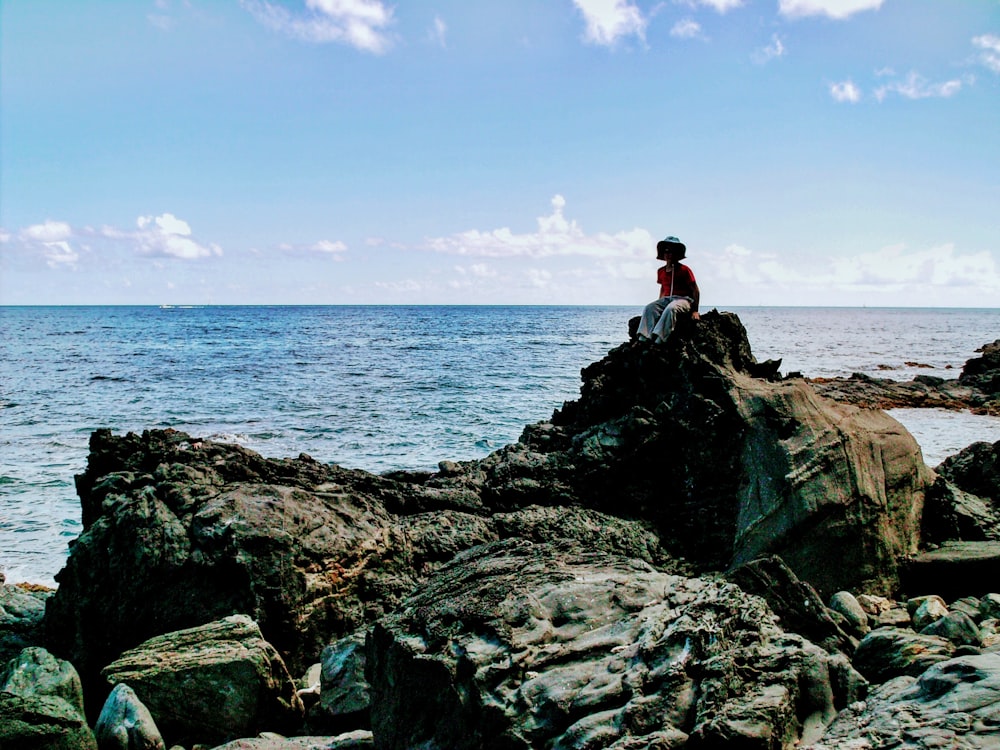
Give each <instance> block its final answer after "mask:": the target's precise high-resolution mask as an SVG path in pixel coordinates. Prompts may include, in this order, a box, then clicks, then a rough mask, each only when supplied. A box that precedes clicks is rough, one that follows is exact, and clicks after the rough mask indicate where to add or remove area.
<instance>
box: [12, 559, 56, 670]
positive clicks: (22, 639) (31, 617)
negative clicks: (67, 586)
mask: <svg viewBox="0 0 1000 750" xmlns="http://www.w3.org/2000/svg"><path fill="white" fill-rule="evenodd" d="M0 575H2V574H0ZM53 593H55V592H54V591H52V590H51V589H44V588H42V587H38V586H36V587H30V586H16V585H10V584H5V583H3V582H0V664H4V663H6V662H7V660H8V659H12V658H14V657H15V656H17V655H18V653H20V651H21V649H23V648H27V647H29V646H37V645H39V644H40V643H41V642H42V637H43V636H42V633H43V630H42V629H43V619H44V617H45V600H46V599H48V598H49V597H50V596H52V594H53Z"/></svg>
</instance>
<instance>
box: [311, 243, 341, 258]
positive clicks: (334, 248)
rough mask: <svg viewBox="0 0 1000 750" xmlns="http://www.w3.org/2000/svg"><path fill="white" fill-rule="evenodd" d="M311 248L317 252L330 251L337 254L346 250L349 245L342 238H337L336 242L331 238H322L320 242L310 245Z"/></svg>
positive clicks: (331, 253)
mask: <svg viewBox="0 0 1000 750" xmlns="http://www.w3.org/2000/svg"><path fill="white" fill-rule="evenodd" d="M309 249H310V250H313V251H315V252H317V253H329V254H330V255H334V256H336V255H340V254H341V253H344V252H346V251H347V245H345V244H344V243H343V242H341V241H340V240H337V241H336V242H331V241H330V240H320V241H319V242H316V243H315V244H312V245H310V246H309Z"/></svg>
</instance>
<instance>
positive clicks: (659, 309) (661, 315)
mask: <svg viewBox="0 0 1000 750" xmlns="http://www.w3.org/2000/svg"><path fill="white" fill-rule="evenodd" d="M686 253H687V248H686V247H685V245H684V243H683V242H681V241H680V240H679V239H677V238H676V237H667V238H666V239H662V240H660V241H659V242H657V243H656V257H657V258H658V259H659V260H665V261H666V264H665V265H663V266H661V267H660V268H659V270H658V271H657V272H656V280H657V281H658V282H659V284H660V298H659V299H657V300H653V301H652V302H650V303H649V304H648V305H646V309H645V310H643V311H642V319H641V320H640V321H639V330H638V333H637V335H638V337H639V340H640V341H649V340H652V341H654V342H656V343H661V344H662V343H663V342H664V341H666V340H667V338H668V337H669V336H670V334H671V333H672V332H673V330H674V327H675V326H676V325H677V318H678V317H679V316H681V315H688V314H690V315H691V319H692V320H698V300H699V298H700V296H701V293H700V292H699V291H698V282H697V281H695V280H694V274H693V273H692V272H691V269H690V268H688V267H687V266H686V265H684V264H683V263H681V262H680V261H681V260H682V259H683V258H684V256H685V254H686Z"/></svg>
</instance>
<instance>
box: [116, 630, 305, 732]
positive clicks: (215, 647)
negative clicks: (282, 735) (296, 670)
mask: <svg viewBox="0 0 1000 750" xmlns="http://www.w3.org/2000/svg"><path fill="white" fill-rule="evenodd" d="M102 674H103V675H104V676H105V678H106V679H107V680H108V682H109V683H110V684H112V685H117V684H119V683H123V684H125V685H128V686H129V687H130V688H131V689H132V690H134V691H135V694H136V695H137V696H138V698H139V700H140V701H141V702H142V703H143V704H144V705H145V706H146V707H147V708H148V709H149V712H150V713H151V714H152V716H153V718H154V719H155V721H156V725H157V726H158V727H159V728H160V731H161V732H162V733H163V736H164V738H166V739H168V740H169V741H170V742H186V741H189V740H195V741H198V742H202V743H206V742H214V743H221V742H225V741H228V740H231V739H235V738H238V737H244V736H247V735H252V734H254V733H255V732H258V731H261V730H262V729H282V728H291V727H294V726H296V725H297V723H298V721H299V720H300V719H301V717H302V711H303V709H302V703H301V701H300V700H299V698H298V696H297V695H296V694H295V685H294V683H293V682H292V678H291V676H290V675H289V674H288V671H287V669H285V665H284V663H283V662H282V661H281V657H280V656H279V655H278V653H277V651H275V650H274V648H273V647H272V646H271V645H270V644H269V643H267V642H266V641H265V640H264V639H263V638H262V637H261V633H260V629H259V628H258V627H257V624H256V623H254V622H253V621H252V620H251V619H250V618H249V617H246V616H245V615H233V616H231V617H227V618H225V619H223V620H220V621H218V622H214V623H210V624H208V625H204V626H201V627H197V628H191V629H188V630H182V631H176V632H173V633H167V634H165V635H162V636H157V637H156V638H151V639H150V640H148V641H146V642H145V643H143V644H142V645H140V646H139V647H137V648H135V649H132V650H130V651H126V652H125V653H123V654H122V655H121V656H120V657H119V658H118V659H117V660H115V661H114V662H112V663H111V664H109V665H108V666H107V667H106V668H105V669H104V670H103V672H102Z"/></svg>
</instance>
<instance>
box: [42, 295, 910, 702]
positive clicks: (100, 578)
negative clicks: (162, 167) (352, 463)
mask: <svg viewBox="0 0 1000 750" xmlns="http://www.w3.org/2000/svg"><path fill="white" fill-rule="evenodd" d="M764 369H765V370H766V369H768V368H764ZM760 372H761V368H760V366H759V365H758V364H757V363H756V362H755V360H754V358H753V356H752V354H751V352H750V348H749V344H748V343H747V339H746V332H745V331H744V330H743V327H742V325H741V324H740V322H739V320H738V318H736V316H735V315H732V314H726V313H718V312H710V313H706V314H705V315H704V316H702V320H701V322H700V323H699V324H697V325H695V326H694V327H693V328H692V329H691V330H690V331H689V332H688V334H687V335H686V336H678V337H672V338H671V339H670V341H668V343H667V345H665V346H653V345H650V344H639V343H637V342H630V343H626V344H623V345H621V346H619V347H617V348H616V349H614V350H612V351H611V352H610V353H609V354H608V356H607V357H606V358H605V359H604V360H602V361H600V362H598V363H595V364H594V365H591V366H590V367H588V368H586V369H585V370H584V371H583V385H582V388H581V397H580V399H579V400H577V401H574V402H570V403H567V404H565V405H564V406H563V407H562V408H561V409H559V410H557V412H556V413H555V414H554V415H553V418H552V420H551V421H550V422H547V423H541V424H537V425H532V426H530V427H528V428H526V430H525V433H524V435H523V436H522V439H521V441H519V442H518V443H516V444H514V445H511V446H508V447H506V448H504V449H502V450H500V451H497V452H496V453H494V454H492V455H491V456H489V457H487V458H485V459H483V460H482V461H474V462H463V463H450V462H446V463H443V464H442V467H441V470H440V471H439V472H437V473H435V474H419V473H413V472H409V473H403V472H401V473H396V474H392V475H387V476H374V475H371V474H368V473H366V472H361V471H352V470H348V469H344V468H341V467H337V466H325V465H322V464H320V463H318V462H316V461H313V460H312V459H310V458H309V457H308V456H300V457H299V458H298V459H295V460H283V461H275V460H268V459H264V458H262V457H260V456H258V455H256V454H254V453H252V452H250V451H247V450H244V449H241V448H239V447H236V446H227V445H221V444H215V443H211V442H208V441H203V440H198V439H196V438H193V437H191V436H188V435H185V434H182V433H177V432H172V431H150V432H146V433H143V434H142V435H135V434H128V435H125V436H121V437H116V436H114V435H112V434H111V433H110V432H109V431H106V430H103V431H98V432H96V433H94V435H93V437H92V440H91V455H90V458H89V460H88V466H87V471H86V472H85V473H84V474H82V475H81V476H80V477H78V480H77V486H78V492H79V493H80V496H81V504H82V507H83V521H84V527H85V528H84V532H83V534H81V536H80V537H79V539H77V540H76V542H75V543H74V545H73V547H72V551H71V554H70V557H69V560H68V562H67V565H66V567H65V568H64V569H63V570H62V571H61V572H60V573H59V574H58V576H57V581H58V583H59V589H58V591H57V593H56V594H55V595H54V596H53V597H52V598H51V599H50V600H49V601H48V611H47V615H46V627H47V638H48V642H49V643H50V644H52V645H53V647H54V648H55V649H56V650H57V651H58V652H59V653H61V654H63V655H64V656H67V657H69V658H70V659H72V660H73V661H74V663H75V664H76V665H77V667H78V669H80V671H81V674H82V675H83V677H84V679H85V681H86V682H88V684H92V685H96V684H100V682H99V680H97V679H96V673H97V671H99V670H100V669H101V668H102V667H104V666H105V665H106V664H108V663H109V662H110V661H112V660H113V659H115V658H116V657H117V656H118V654H119V653H120V652H121V651H122V650H124V649H126V648H130V647H133V646H135V645H136V644H138V643H139V642H141V641H142V640H144V639H146V638H150V637H152V636H155V635H158V634H160V633H163V632H167V631H170V630H179V629H183V628H188V627H193V626H196V625H200V624H204V623H206V622H211V621H213V620H217V619H219V618H221V617H225V616H227V615H230V614H234V613H245V614H247V615H249V616H250V617H252V618H253V619H254V620H255V621H256V622H258V623H259V624H260V627H261V629H262V631H263V633H264V635H265V637H266V638H267V640H268V641H269V642H271V643H273V644H274V645H275V646H276V647H277V648H278V650H279V651H280V652H281V654H282V656H283V657H284V658H285V659H286V661H287V663H288V665H289V668H290V669H292V670H293V671H295V672H301V671H302V670H303V669H304V668H305V667H306V666H308V664H310V663H312V662H313V661H314V660H315V658H316V657H315V655H316V654H317V653H319V651H320V650H321V649H322V648H323V646H324V645H326V643H328V642H330V640H332V639H335V638H337V637H340V636H344V635H347V634H349V633H351V632H354V631H355V630H357V629H358V628H360V627H363V626H364V625H366V624H368V623H370V622H372V621H374V620H375V619H376V618H378V617H379V616H381V615H383V614H385V613H387V612H389V611H391V610H392V609H393V608H394V607H395V606H396V605H398V604H399V603H400V602H401V601H402V599H403V597H404V596H405V595H406V594H407V593H408V592H409V591H410V590H411V589H412V588H413V586H414V585H415V584H416V583H417V582H419V581H420V580H421V579H422V578H423V577H425V576H426V575H428V574H429V573H432V572H433V570H434V569H435V567H436V566H439V565H440V564H442V563H443V562H445V561H447V560H448V559H450V558H451V557H452V556H453V555H454V554H455V553H457V552H459V551H461V550H463V549H468V548H470V547H473V546H475V545H478V544H483V543H487V542H490V541H493V540H496V539H504V538H524V539H551V538H571V539H577V540H580V541H583V542H586V543H588V544H590V545H592V546H593V548H594V549H603V550H607V551H611V552H616V553H623V554H626V555H629V556H633V557H639V558H641V559H645V560H647V561H650V562H655V563H656V564H658V565H661V566H666V569H669V570H674V571H676V572H681V571H682V570H703V571H704V570H719V569H724V568H727V567H729V566H731V565H738V564H740V563H743V562H748V561H750V560H752V559H753V558H755V557H757V556H760V555H766V554H778V555H781V556H782V557H783V558H784V560H785V561H786V562H787V563H788V565H789V566H790V567H791V568H792V569H793V570H794V571H795V573H796V574H797V575H798V576H799V577H800V578H802V579H803V580H806V581H808V582H809V583H810V584H812V585H813V586H815V587H816V588H817V589H818V590H819V591H820V592H821V593H823V594H829V593H832V592H834V591H837V590H841V589H846V588H863V589H870V590H872V591H875V592H888V591H889V590H891V589H892V588H894V587H895V585H896V584H897V583H898V569H897V561H898V560H899V559H900V558H901V557H903V556H905V555H908V554H911V553H913V552H915V551H916V545H917V541H918V533H919V518H920V511H921V507H922V504H923V494H924V489H925V486H926V485H927V483H928V482H929V474H928V471H927V469H926V467H924V465H923V462H922V461H921V460H920V452H919V448H918V447H917V445H916V443H915V442H914V440H913V439H912V437H911V436H910V435H909V434H908V433H907V432H906V431H905V430H904V429H903V428H902V426H900V425H899V424H898V423H897V422H895V421H894V420H892V419H891V418H889V417H887V416H886V415H884V414H882V413H881V412H871V411H865V410H861V409H857V408H855V407H851V406H844V405H838V404H835V403H833V402H831V401H828V400H825V399H822V398H820V397H818V396H817V395H816V394H815V393H814V392H813V391H812V390H811V389H810V388H809V386H808V385H806V384H805V383H803V382H801V381H792V382H780V383H773V382H769V381H767V380H763V379H758V378H755V377H754V373H758V374H759V373H760ZM833 557H836V558H837V559H838V560H840V561H841V564H839V565H836V566H831V565H828V564H826V562H825V561H826V560H828V559H831V558H833ZM681 560H683V561H685V562H683V563H682V562H681ZM671 561H673V562H671ZM685 566H686V567H685ZM150 591H156V592H157V596H155V597H151V596H149V595H148V592H150ZM100 702H103V696H102V697H101V700H100Z"/></svg>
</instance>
